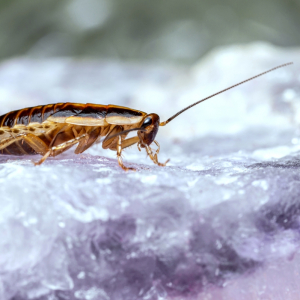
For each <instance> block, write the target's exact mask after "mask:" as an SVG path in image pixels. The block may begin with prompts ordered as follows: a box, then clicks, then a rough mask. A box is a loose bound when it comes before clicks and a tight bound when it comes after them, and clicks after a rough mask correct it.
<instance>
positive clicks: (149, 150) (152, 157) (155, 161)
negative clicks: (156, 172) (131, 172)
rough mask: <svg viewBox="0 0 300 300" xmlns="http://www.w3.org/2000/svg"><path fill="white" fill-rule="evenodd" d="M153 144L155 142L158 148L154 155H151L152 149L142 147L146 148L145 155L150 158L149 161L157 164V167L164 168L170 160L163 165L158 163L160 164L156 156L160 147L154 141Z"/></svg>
mask: <svg viewBox="0 0 300 300" xmlns="http://www.w3.org/2000/svg"><path fill="white" fill-rule="evenodd" d="M154 142H155V144H156V145H157V146H158V149H157V150H156V152H155V154H153V153H152V149H151V148H150V147H149V146H148V145H144V146H145V148H146V151H147V154H148V155H149V157H150V158H151V160H152V161H153V162H154V163H155V164H157V165H159V166H161V167H164V166H166V164H167V163H168V162H169V161H170V160H169V159H168V160H167V161H166V162H165V163H164V164H163V163H160V162H159V161H158V158H157V154H158V153H159V149H160V146H159V143H158V142H156V141H154Z"/></svg>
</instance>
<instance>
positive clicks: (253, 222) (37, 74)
mask: <svg viewBox="0 0 300 300" xmlns="http://www.w3.org/2000/svg"><path fill="white" fill-rule="evenodd" d="M288 61H293V62H294V65H292V66H289V67H286V68H284V69H280V70H276V71H274V72H273V73H270V74H268V75H266V76H264V77H261V78H258V79H256V80H253V81H251V82H249V83H246V84H245V85H242V86H240V87H238V88H236V89H233V90H231V91H228V92H226V93H224V94H222V95H219V96H217V97H216V98H213V99H210V100H209V101H207V102H205V103H202V104H200V105H199V106H196V107H195V108H193V109H191V110H189V111H187V112H186V113H184V114H182V115H181V116H180V117H178V118H177V119H175V120H173V121H172V122H171V123H170V124H168V125H167V126H166V127H163V128H160V131H159V133H158V135H157V140H158V141H159V142H160V144H161V151H160V156H159V159H160V160H161V161H165V160H166V159H168V158H170V159H171V161H170V163H169V164H168V166H167V167H158V166H155V165H153V164H152V162H151V161H150V160H149V159H148V158H147V157H146V154H145V153H141V152H139V151H138V149H137V148H136V147H132V148H131V149H129V150H128V151H125V154H124V163H125V165H127V166H133V167H135V168H137V171H136V172H127V173H126V172H124V171H123V170H122V169H121V168H119V167H118V163H117V160H116V156H115V153H114V152H111V151H109V150H103V149H102V148H101V144H100V143H99V144H97V145H95V146H94V147H93V148H91V149H89V150H88V151H86V152H85V153H83V154H82V155H75V154H73V152H72V149H71V150H70V151H68V152H67V153H65V154H63V155H61V156H58V157H56V158H50V159H48V160H47V161H46V162H45V163H44V164H43V165H41V166H39V167H35V166H34V165H33V164H32V160H38V159H39V157H35V156H23V157H16V156H6V155H2V156H0V195H1V197H0V204H1V210H0V229H1V238H0V299H3V300H28V299H34V300H65V299H70V300H75V299H86V300H139V299H143V300H164V299H166V300H204V299H205V300H225V299H226V300H254V299H255V300H260V299H261V300H266V299H272V300H277V299H285V300H289V299H299V295H300V283H299V282H300V276H299V272H300V263H299V262H300V256H299V245H300V233H299V232H300V154H299V151H300V136H299V123H300V117H299V116H300V113H299V112H300V104H299V103H300V102H299V101H300V89H299V86H300V85H299V83H300V75H299V63H300V50H297V49H294V50H289V49H285V50H283V49H277V48H273V47H271V46H269V45H266V44H262V43H257V44H252V45H249V46H243V47H242V46H232V47H227V48H222V49H219V50H217V51H215V52H214V53H211V54H209V55H208V56H207V57H206V58H205V59H204V60H202V61H200V62H199V63H198V64H197V65H194V66H191V67H182V66H181V67H179V66H171V65H163V64H157V63H155V64H151V63H148V64H145V63H122V62H116V61H109V62H107V61H89V60H73V59H47V60H30V59H26V58H16V59H13V60H9V61H6V62H4V63H2V65H0V103H1V106H0V114H4V113H6V112H8V111H10V110H14V109H19V108H23V107H28V106H34V105H40V104H48V103H55V102H81V103H87V102H90V103H99V104H116V105H123V106H127V107H131V108H134V109H138V110H142V111H145V112H148V113H152V112H153V113H157V114H159V115H160V116H161V120H166V119H167V118H168V117H170V116H171V115H173V114H174V113H176V112H177V111H178V110H180V109H181V108H183V107H185V106H187V105H189V104H191V103H193V102H195V101H197V100H199V99H201V98H203V97H205V96H208V95H210V94H212V93H215V92H217V91H218V90H221V89H223V88H226V87H227V86H229V85H232V84H235V83H237V82H239V81H241V80H244V79H246V78H248V77H251V76H253V75H255V74H257V73H260V72H262V71H265V70H267V69H270V68H272V67H275V66H276V65H279V64H282V63H286V62H288Z"/></svg>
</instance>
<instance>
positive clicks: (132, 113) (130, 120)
mask: <svg viewBox="0 0 300 300" xmlns="http://www.w3.org/2000/svg"><path fill="white" fill-rule="evenodd" d="M145 115H146V113H144V112H142V111H139V110H135V109H130V108H127V107H123V106H117V105H109V106H108V109H107V114H106V122H107V123H108V124H116V125H130V124H138V123H140V122H141V121H142V120H143V118H144V116H145Z"/></svg>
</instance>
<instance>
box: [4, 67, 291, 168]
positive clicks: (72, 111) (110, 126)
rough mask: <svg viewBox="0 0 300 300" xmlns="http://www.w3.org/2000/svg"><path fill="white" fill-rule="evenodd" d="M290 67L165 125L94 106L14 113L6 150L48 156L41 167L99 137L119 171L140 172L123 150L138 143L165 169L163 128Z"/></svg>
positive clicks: (7, 118)
mask: <svg viewBox="0 0 300 300" xmlns="http://www.w3.org/2000/svg"><path fill="white" fill-rule="evenodd" d="M290 64H292V63H286V64H283V65H280V66H277V67H275V68H273V69H270V70H268V71H266V72H263V73H261V74H258V75H256V76H254V77H251V78H249V79H247V80H244V81H242V82H240V83H237V84H235V85H233V86H230V87H228V88H226V89H224V90H221V91H219V92H217V93H215V94H213V95H210V96H208V97H206V98H204V99H201V100H199V101H197V102H195V103H193V104H191V105H189V106H188V107H186V108H184V109H182V110H180V111H179V112H177V113H176V114H175V115H173V116H172V117H170V118H169V119H168V120H166V121H164V122H160V119H159V116H158V115H157V114H155V113H151V114H147V113H145V112H142V111H139V110H135V109H131V108H128V107H123V106H117V105H101V104H91V103H87V104H80V103H56V104H48V105H42V106H34V107H29V108H24V109H20V110H15V111H11V112H9V113H7V114H5V115H2V116H0V151H1V153H2V154H11V155H26V154H41V155H43V157H42V158H41V159H40V160H39V161H38V162H36V163H35V165H40V164H42V163H43V162H44V161H45V160H46V159H47V158H48V157H49V156H57V155H59V154H61V153H63V152H65V151H66V150H68V149H69V148H71V147H72V146H73V145H75V144H78V145H77V148H76V149H75V153H76V154H79V153H82V152H84V151H85V150H87V149H88V148H89V147H91V146H92V145H93V144H94V143H95V142H96V141H97V140H98V139H99V138H104V140H103V142H102V148H103V149H110V150H113V151H117V158H118V163H119V166H120V167H121V168H122V169H123V170H125V171H128V170H133V171H135V169H134V168H128V167H126V166H125V165H124V164H123V161H122V157H121V154H122V150H123V149H125V148H127V147H129V146H132V145H134V144H137V147H138V149H139V151H141V148H145V150H146V152H147V154H148V156H149V157H150V159H151V160H152V161H153V162H154V163H155V164H157V165H159V166H165V165H166V164H167V162H168V161H169V160H167V161H166V162H165V163H160V162H159V161H158V158H157V155H158V153H159V149H160V146H159V144H158V142H157V141H156V140H155V137H156V134H157V132H158V128H159V126H165V125H167V124H168V123H170V122H171V121H172V120H173V119H175V118H176V117H178V116H179V115H180V114H182V113H183V112H184V111H186V110H188V109H190V108H192V107H193V106H195V105H197V104H199V103H201V102H203V101H206V100H208V99H210V98H212V97H214V96H216V95H218V94H221V93H223V92H225V91H228V90H230V89H232V88H234V87H236V86H238V85H241V84H243V83H245V82H247V81H250V80H252V79H254V78H257V77H259V76H262V75H264V74H266V73H269V72H271V71H274V70H276V69H279V68H282V67H285V66H287V65H290ZM131 131H137V135H136V136H134V137H131V138H127V139H126V137H127V135H128V133H129V132H131ZM153 142H154V143H155V144H156V146H157V150H156V151H155V152H154V150H153V149H152V148H151V147H150V145H151V144H152V143H153Z"/></svg>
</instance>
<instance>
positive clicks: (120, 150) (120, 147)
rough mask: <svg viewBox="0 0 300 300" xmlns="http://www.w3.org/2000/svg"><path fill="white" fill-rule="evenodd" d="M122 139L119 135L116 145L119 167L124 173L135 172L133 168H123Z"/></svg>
mask: <svg viewBox="0 0 300 300" xmlns="http://www.w3.org/2000/svg"><path fill="white" fill-rule="evenodd" d="M121 155H122V137H121V136H120V135H119V136H118V143H117V157H118V162H119V166H120V167H121V168H122V169H123V170H124V171H129V170H131V171H136V169H134V168H127V167H125V166H124V164H123V161H122V156H121Z"/></svg>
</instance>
